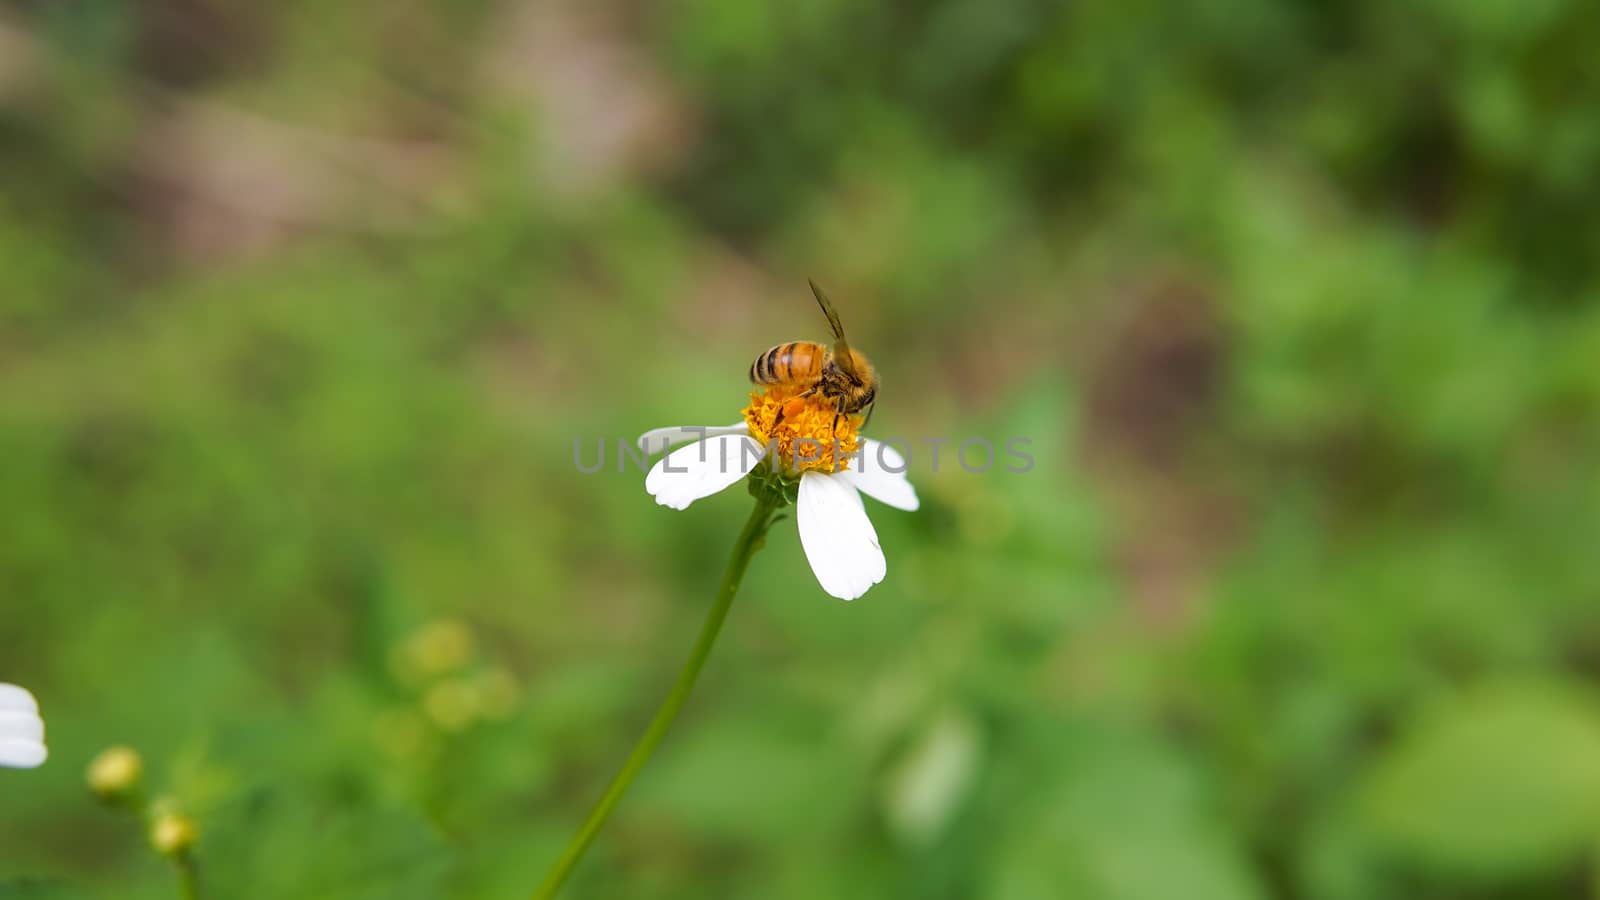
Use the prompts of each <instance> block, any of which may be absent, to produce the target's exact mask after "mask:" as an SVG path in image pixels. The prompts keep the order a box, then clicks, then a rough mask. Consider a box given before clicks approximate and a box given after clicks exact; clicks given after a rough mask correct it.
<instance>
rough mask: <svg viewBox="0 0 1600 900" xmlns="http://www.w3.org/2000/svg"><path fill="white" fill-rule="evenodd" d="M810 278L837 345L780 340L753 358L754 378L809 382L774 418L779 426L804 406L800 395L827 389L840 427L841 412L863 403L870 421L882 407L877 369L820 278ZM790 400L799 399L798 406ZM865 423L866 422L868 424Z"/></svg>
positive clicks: (797, 384)
mask: <svg viewBox="0 0 1600 900" xmlns="http://www.w3.org/2000/svg"><path fill="white" fill-rule="evenodd" d="M807 283H808V284H810V285H811V293H812V295H813V296H815V297H816V298H817V304H818V305H819V306H821V307H822V314H823V315H825V316H827V317H828V325H829V326H831V327H832V328H833V346H831V347H830V346H828V345H826V344H817V343H812V342H811V341H791V342H789V343H787V344H779V345H777V346H776V347H773V348H772V349H770V350H768V351H767V352H765V353H763V354H761V355H760V356H758V357H756V361H755V362H754V363H751V365H750V380H751V382H753V383H755V384H759V385H767V386H773V385H782V386H790V387H798V388H804V390H803V391H802V392H801V393H800V394H798V395H796V396H795V397H794V398H793V399H791V400H790V401H789V404H785V406H784V408H783V409H782V410H780V411H779V412H778V417H777V419H776V420H775V421H774V422H773V423H772V427H773V428H777V427H778V422H781V421H783V417H784V416H785V415H793V414H794V413H795V412H798V411H799V408H800V407H799V403H798V401H799V400H800V399H801V398H803V397H809V396H811V395H813V394H821V395H822V396H824V397H826V398H828V399H829V400H832V401H834V405H835V408H836V409H837V410H838V414H837V415H835V416H834V418H833V425H834V428H835V429H837V428H838V427H839V419H840V418H842V417H844V416H849V415H855V414H856V413H858V412H860V411H861V410H863V409H866V410H867V421H868V422H870V421H872V410H873V409H876V408H877V407H876V405H875V402H874V401H876V400H877V398H878V376H877V373H876V372H874V371H873V370H872V363H870V362H868V361H867V358H866V357H865V356H863V355H862V354H861V351H859V350H857V349H855V348H854V347H851V346H850V342H849V341H847V340H845V336H844V326H843V325H842V324H840V322H839V314H838V313H837V312H835V311H834V309H833V303H832V302H830V301H829V300H828V295H827V294H825V293H823V292H822V288H819V287H817V283H816V282H815V281H811V280H810V279H807ZM790 404H793V409H791V406H790ZM865 425H866V423H863V425H862V427H865Z"/></svg>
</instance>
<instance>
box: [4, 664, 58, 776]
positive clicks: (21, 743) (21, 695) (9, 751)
mask: <svg viewBox="0 0 1600 900" xmlns="http://www.w3.org/2000/svg"><path fill="white" fill-rule="evenodd" d="M49 755H50V754H49V751H47V750H46V749H45V747H44V720H43V719H41V718H39V704H38V703H37V702H35V701H34V699H33V695H32V694H30V693H28V692H27V691H25V690H23V689H22V688H20V687H17V686H16V685H14V684H5V683H3V682H0V766H3V767H7V768H12V769H31V768H33V767H35V766H38V765H41V764H43V763H44V760H45V757H47V756H49Z"/></svg>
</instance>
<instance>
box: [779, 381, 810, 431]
mask: <svg viewBox="0 0 1600 900" xmlns="http://www.w3.org/2000/svg"><path fill="white" fill-rule="evenodd" d="M816 392H817V389H816V388H814V387H813V388H811V389H809V390H807V391H806V392H805V393H803V394H795V395H794V396H793V397H791V398H789V399H791V400H804V399H805V398H807V397H809V396H811V395H812V394H815V393H816ZM782 421H783V407H782V406H780V407H778V414H777V415H776V416H773V417H772V430H773V431H777V430H778V423H779V422H782Z"/></svg>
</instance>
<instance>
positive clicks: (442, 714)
mask: <svg viewBox="0 0 1600 900" xmlns="http://www.w3.org/2000/svg"><path fill="white" fill-rule="evenodd" d="M422 708H423V710H424V711H426V712H427V714H428V718H430V719H432V720H433V722H434V724H435V725H438V726H439V727H440V728H442V729H444V730H445V731H460V730H462V729H463V728H466V727H467V726H468V725H471V724H472V720H473V719H475V718H477V716H478V695H477V691H475V690H474V689H473V685H472V683H471V682H469V681H466V680H464V679H460V678H453V679H451V680H449V681H441V682H440V683H438V684H436V685H434V686H433V687H432V688H431V689H429V691H428V693H427V694H426V695H424V696H423V698H422Z"/></svg>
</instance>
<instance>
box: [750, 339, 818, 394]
mask: <svg viewBox="0 0 1600 900" xmlns="http://www.w3.org/2000/svg"><path fill="white" fill-rule="evenodd" d="M827 358H828V348H827V347H824V346H823V345H821V344H814V343H812V342H810V341H795V342H793V343H788V344H779V345H778V346H776V347H773V348H772V349H771V350H768V351H767V352H765V353H763V354H761V355H760V356H758V357H756V361H755V362H754V363H751V364H750V380H751V381H752V382H754V383H756V384H796V385H813V384H816V383H817V382H818V381H820V380H822V366H823V363H825V362H826V361H827Z"/></svg>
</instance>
